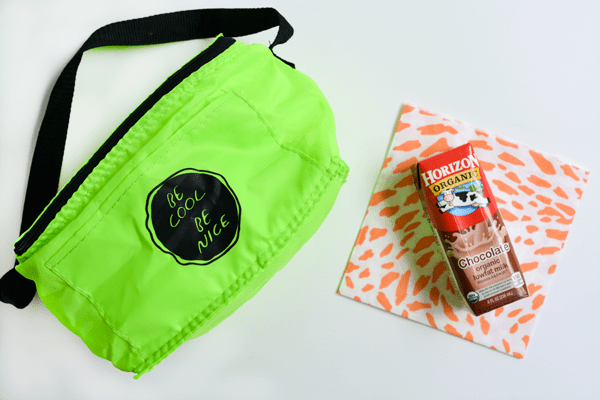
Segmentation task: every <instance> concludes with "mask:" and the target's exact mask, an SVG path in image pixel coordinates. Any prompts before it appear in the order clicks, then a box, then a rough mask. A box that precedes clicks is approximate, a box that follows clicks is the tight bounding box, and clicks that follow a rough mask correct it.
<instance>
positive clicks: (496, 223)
mask: <svg viewBox="0 0 600 400" xmlns="http://www.w3.org/2000/svg"><path fill="white" fill-rule="evenodd" d="M412 172H413V178H414V182H415V186H416V187H417V190H418V192H419V197H420V199H421V203H422V205H423V208H424V210H425V214H426V215H427V219H428V220H429V222H430V224H431V227H432V229H433V231H434V234H435V237H436V240H437V242H438V245H439V246H440V249H442V250H443V253H444V262H445V264H446V267H447V268H449V270H450V271H452V274H451V276H453V278H454V279H453V280H454V283H455V285H456V286H457V288H458V289H459V290H460V292H461V293H462V295H463V297H464V299H465V300H466V302H467V303H468V304H469V307H470V308H471V310H472V311H473V313H474V314H475V315H481V314H484V313H486V312H489V311H492V310H495V309H496V308H499V307H502V306H504V305H506V304H509V303H512V302H514V301H517V300H520V299H522V298H525V297H528V296H529V293H528V291H527V285H526V283H525V278H524V277H523V273H522V272H521V266H520V264H519V261H518V260H517V257H516V255H515V252H514V249H513V245H512V242H511V241H510V238H509V236H508V232H507V230H506V226H505V225H504V221H503V219H502V214H501V213H500V210H498V206H497V205H496V200H495V199H494V196H493V195H492V192H491V190H490V186H489V184H488V182H487V180H486V178H485V174H484V171H483V169H481V168H480V166H479V160H478V159H477V157H476V156H475V153H474V151H473V147H472V146H471V145H470V144H469V143H467V144H465V145H462V146H460V147H457V148H454V149H452V150H449V151H447V152H445V153H442V154H439V155H436V156H433V157H430V158H428V159H426V160H423V161H420V162H419V163H417V164H415V165H414V166H413V168H412Z"/></svg>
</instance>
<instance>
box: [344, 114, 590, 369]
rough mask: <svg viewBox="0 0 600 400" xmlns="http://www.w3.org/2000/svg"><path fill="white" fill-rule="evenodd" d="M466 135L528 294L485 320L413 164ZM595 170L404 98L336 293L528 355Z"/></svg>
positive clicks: (506, 350) (443, 329)
mask: <svg viewBox="0 0 600 400" xmlns="http://www.w3.org/2000/svg"><path fill="white" fill-rule="evenodd" d="M466 142H470V143H471V145H472V146H473V147H474V148H475V152H476V154H477V157H478V158H479V160H480V163H481V165H482V167H483V169H484V171H485V173H486V176H487V179H488V181H489V183H490V186H491V189H492V192H493V193H494V196H495V198H496V201H497V203H498V206H499V208H500V210H501V212H502V216H503V218H504V221H505V223H506V226H507V228H508V233H509V235H510V237H511V240H512V242H513V244H514V248H515V251H516V253H517V257H518V259H519V261H520V263H521V267H522V269H523V272H524V275H525V280H526V282H527V287H528V289H529V294H530V297H529V298H526V299H523V300H520V301H517V302H515V303H512V304H509V305H507V306H505V307H503V308H500V309H497V310H495V311H492V312H489V313H487V314H484V315H482V316H480V317H475V316H474V315H473V314H471V312H470V311H469V309H468V307H467V306H466V304H465V303H464V301H463V300H462V297H461V295H460V293H459V292H458V291H457V290H456V289H455V288H454V287H453V286H452V283H451V281H450V278H449V275H448V273H449V272H448V271H447V270H446V267H445V266H444V264H443V262H442V257H441V255H440V254H439V253H438V251H439V250H438V249H437V245H436V244H435V242H434V239H433V232H432V231H431V229H430V227H429V226H428V224H427V222H426V220H425V216H424V212H423V209H422V207H421V204H420V202H419V197H418V194H417V192H416V190H415V188H414V186H413V181H412V176H411V174H410V171H409V169H410V166H411V165H412V164H414V163H415V162H417V161H419V160H422V159H424V158H427V157H429V156H431V155H433V154H436V153H439V152H443V151H445V150H449V149H451V148H453V147H457V146H459V145H461V144H464V143H466ZM588 174H589V171H587V170H586V169H584V168H582V167H579V166H576V165H574V164H573V163H570V162H568V161H565V160H562V159H560V158H558V157H555V156H552V155H550V154H546V153H544V152H543V151H538V150H535V149H533V148H532V147H529V146H526V145H524V144H522V143H518V142H517V141H513V140H510V139H504V138H502V137H500V136H496V135H493V134H490V133H487V132H484V131H481V130H478V129H474V128H473V127H471V126H468V125H466V124H463V123H461V122H459V121H456V120H452V119H447V118H443V117H441V116H439V115H436V114H433V113H430V112H427V111H425V110H423V109H420V108H417V107H414V106H410V105H406V106H404V107H403V110H402V113H401V117H400V121H399V123H398V126H397V129H396V134H395V137H394V139H393V141H392V144H391V146H390V150H389V153H388V156H387V158H386V159H385V161H384V164H383V168H382V171H381V173H380V175H379V178H378V180H377V183H376V185H375V189H374V191H373V195H372V197H371V202H370V204H369V208H368V210H367V214H366V216H365V219H364V221H363V224H362V227H361V229H360V231H359V234H358V238H357V240H356V243H355V246H354V248H353V250H352V254H351V256H350V260H349V262H348V265H347V267H346V270H345V272H344V276H343V279H342V281H341V284H340V287H339V290H338V293H339V294H341V295H343V296H347V297H350V298H352V299H355V300H357V301H360V302H363V303H366V304H369V305H372V306H375V307H378V308H381V309H384V310H386V311H389V312H391V313H394V314H397V315H400V316H402V317H405V318H408V319H411V320H414V321H417V322H421V323H423V324H427V325H430V326H432V327H433V328H436V329H439V330H441V331H445V332H448V333H450V334H453V335H455V336H458V337H461V338H464V339H467V340H470V341H472V342H476V343H479V344H482V345H485V346H488V347H491V348H492V349H495V350H498V351H502V352H506V353H508V354H510V355H513V356H515V357H519V358H522V357H523V356H524V354H525V350H526V349H527V345H528V344H529V341H530V338H531V335H532V332H533V329H534V326H535V324H536V322H537V320H538V318H539V314H540V312H541V310H542V309H543V305H544V300H545V298H546V296H547V295H548V289H549V286H550V284H551V282H552V279H553V276H554V275H553V274H554V272H555V270H556V268H557V266H558V263H559V261H560V256H561V254H562V251H561V250H562V249H563V248H564V246H565V241H566V239H567V234H568V232H569V228H570V226H571V223H572V222H573V218H574V216H575V213H576V210H577V206H578V205H579V202H580V200H581V196H582V194H583V190H584V188H585V185H586V183H587V178H588Z"/></svg>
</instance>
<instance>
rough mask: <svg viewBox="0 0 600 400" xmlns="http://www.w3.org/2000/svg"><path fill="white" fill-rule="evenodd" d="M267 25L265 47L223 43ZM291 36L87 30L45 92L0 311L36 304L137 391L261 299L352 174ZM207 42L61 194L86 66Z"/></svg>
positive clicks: (220, 21)
mask: <svg viewBox="0 0 600 400" xmlns="http://www.w3.org/2000/svg"><path fill="white" fill-rule="evenodd" d="M276 26H278V27H279V30H278V33H277V37H276V39H275V41H274V42H273V43H272V44H271V45H270V47H269V48H267V47H265V46H262V45H247V44H244V43H241V42H238V41H236V40H234V39H232V38H231V37H233V36H242V35H247V34H251V33H255V32H258V31H261V30H265V29H269V28H272V27H276ZM221 33H222V34H223V35H220V34H221ZM292 33H293V29H292V27H291V26H290V25H289V24H288V23H287V21H286V20H285V19H284V18H283V17H282V16H281V15H280V14H279V13H278V12H277V11H275V10H274V9H271V8H264V9H231V10H228V9H209V10H192V11H183V12H177V13H171V14H163V15H158V16H153V17H147V18H141V19H137V20H130V21H124V22H119V23H114V24H110V25H107V26H105V27H103V28H101V29H99V30H98V31H96V32H95V33H94V34H93V35H92V36H91V37H90V38H89V39H88V40H87V41H86V42H85V43H84V45H83V46H82V48H81V49H80V50H79V51H78V52H77V53H76V55H75V56H74V58H73V59H72V60H71V61H70V62H69V63H68V64H67V66H66V67H65V69H64V70H63V72H62V73H61V75H60V77H59V78H58V80H57V82H56V85H55V87H54V89H53V91H52V93H51V96H50V100H49V104H48V107H47V109H46V114H45V116H44V120H43V122H42V125H41V128H40V132H39V135H38V139H37V144H36V148H35V152H34V156H33V161H32V166H31V172H30V178H29V184H28V189H27V193H26V200H25V206H24V210H25V211H24V215H23V222H22V232H23V233H22V235H21V237H20V238H19V240H18V241H17V242H16V244H15V252H16V254H17V260H18V264H17V265H16V268H14V269H12V270H10V271H9V272H8V273H7V274H6V275H5V276H4V277H3V278H2V280H1V281H0V299H1V300H2V301H4V302H7V303H11V304H13V305H15V306H17V307H19V308H23V307H25V306H26V305H27V304H29V302H30V301H31V299H32V297H33V296H34V295H35V291H36V289H37V292H38V294H39V297H40V299H41V300H42V301H43V302H44V304H45V305H46V306H47V307H48V309H49V310H50V311H51V312H52V313H54V314H55V315H56V317H57V318H58V319H59V320H60V321H61V322H62V323H63V324H64V325H65V326H66V327H67V328H69V329H70V330H71V331H73V332H74V333H75V334H77V335H78V336H80V337H81V339H82V340H83V341H84V342H85V344H86V345H87V346H88V347H89V348H90V350H91V351H92V352H93V353H94V354H96V355H98V356H100V357H103V358H106V359H108V360H110V361H111V362H112V363H113V364H114V365H115V366H116V367H117V368H119V369H121V370H123V371H131V372H134V373H137V374H138V375H137V376H139V375H141V374H143V373H145V372H148V371H150V370H151V369H152V368H153V367H154V366H155V365H156V364H158V363H159V362H160V361H161V360H162V359H164V358H165V357H166V356H167V355H169V354H170V353H171V352H172V351H174V350H175V349H176V348H177V347H178V346H179V345H181V344H182V343H183V342H185V341H186V340H189V339H192V338H195V337H198V336H200V335H202V334H204V333H206V332H208V331H209V330H210V329H211V328H213V327H214V326H216V325H217V324H218V323H219V322H221V321H222V320H223V319H225V318H226V317H227V316H229V315H230V314H231V313H233V312H234V311H235V310H236V309H237V308H238V307H240V306H241V305H242V304H243V303H244V302H245V301H246V300H248V299H249V298H251V297H252V296H253V295H254V294H256V293H257V292H258V290H260V288H261V287H262V286H263V285H264V284H265V283H266V282H267V281H268V280H269V279H270V278H271V277H272V276H273V275H274V274H275V273H276V272H277V271H278V270H279V269H281V268H282V267H283V266H284V265H285V264H286V263H287V262H288V261H289V260H290V259H291V258H292V256H293V255H294V254H295V253H296V252H297V251H298V250H299V249H300V248H301V246H302V245H303V244H304V243H305V242H306V241H307V240H308V239H309V238H310V237H311V236H312V235H313V234H314V233H315V231H316V230H317V229H318V227H319V226H320V224H321V223H322V222H323V220H324V219H325V217H326V215H327V214H328V212H329V211H330V209H331V207H332V206H333V204H334V201H335V199H336V196H337V194H338V192H339V190H340V187H341V185H342V184H343V182H344V181H345V179H346V176H347V174H348V167H347V165H346V164H345V163H344V162H343V161H342V159H341V158H340V157H339V152H338V147H337V144H336V139H335V128H334V120H333V115H332V112H331V109H330V107H329V105H328V103H327V101H326V100H325V98H324V97H323V94H322V93H321V92H320V90H319V88H318V87H317V85H315V83H314V82H313V81H312V80H311V79H310V78H308V77H306V76H305V75H303V74H302V73H300V72H298V71H297V70H295V69H294V66H293V64H291V63H288V62H286V61H284V60H281V59H279V58H278V57H277V56H275V55H274V54H273V52H272V49H273V47H274V46H276V45H278V44H281V43H284V42H285V41H287V40H288V39H289V38H290V37H291V35H292ZM209 37H217V38H216V39H215V40H214V41H213V42H212V44H211V45H210V46H209V47H208V48H206V49H205V50H203V51H202V52H201V53H200V54H199V55H197V56H196V57H195V58H193V59H192V60H191V61H189V62H188V63H187V64H186V65H184V66H183V67H182V68H181V69H180V70H178V71H177V72H175V73H174V74H173V75H171V76H170V77H169V78H168V79H167V80H166V81H165V82H164V83H163V84H162V85H161V86H160V87H159V88H158V89H157V90H156V91H155V92H154V93H152V94H151V95H150V96H149V97H148V98H147V99H146V100H145V101H144V102H143V103H142V104H141V105H140V106H139V107H138V108H137V109H136V110H134V111H133V112H132V113H131V114H130V115H129V117H128V118H126V119H125V121H124V122H123V123H122V124H121V125H120V126H119V127H118V128H117V129H116V130H115V131H114V132H113V133H112V135H110V137H109V138H108V139H107V140H106V142H104V144H103V145H102V146H101V147H100V148H99V149H98V150H97V151H96V152H95V153H94V154H93V155H92V157H91V158H90V159H89V160H88V161H87V163H86V164H85V165H84V166H83V167H81V169H80V170H79V171H78V172H77V173H76V174H75V175H74V176H73V177H72V178H71V180H70V181H69V182H68V183H67V184H66V185H65V186H64V187H63V188H62V189H61V190H60V191H59V192H58V194H56V188H57V187H58V179H59V176H60V167H61V163H62V157H63V153H64V144H65V140H66V132H67V126H68V122H69V114H70V107H71V100H72V97H73V91H74V85H75V75H76V72H77V67H78V65H79V62H80V61H81V57H82V54H83V52H84V51H86V50H89V49H92V48H97V47H102V46H134V45H149V44H158V43H167V42H174V41H180V40H189V39H196V38H209ZM55 194H56V195H55ZM25 278H27V279H25Z"/></svg>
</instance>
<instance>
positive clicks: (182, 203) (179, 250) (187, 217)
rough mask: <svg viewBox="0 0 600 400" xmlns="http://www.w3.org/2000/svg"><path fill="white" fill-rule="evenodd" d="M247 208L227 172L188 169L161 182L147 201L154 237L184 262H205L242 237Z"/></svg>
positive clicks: (158, 244)
mask: <svg viewBox="0 0 600 400" xmlns="http://www.w3.org/2000/svg"><path fill="white" fill-rule="evenodd" d="M241 212H242V209H241V207H240V203H239V201H238V198H237V196H236V195H235V193H234V192H233V190H232V189H231V187H230V186H229V184H228V183H227V181H226V180H225V178H224V177H223V176H222V175H219V174H217V173H214V172H210V171H200V170H197V169H192V168H188V169H184V170H181V171H179V172H176V173H175V174H173V175H171V176H170V177H168V178H167V179H166V180H165V181H164V182H162V183H161V184H160V185H158V186H156V187H155V188H154V189H153V190H152V191H151V192H150V194H149V195H148V200H147V201H146V227H147V228H148V231H149V232H150V236H151V237H152V241H153V242H154V244H155V245H156V246H157V247H158V248H160V249H161V250H162V251H164V252H165V253H168V254H171V255H172V256H173V257H175V260H176V261H177V262H178V263H180V264H183V265H188V264H198V265H205V264H210V263H211V262H213V261H215V260H217V259H218V258H220V257H222V256H223V255H224V254H225V253H227V252H228V251H229V250H230V249H231V248H232V247H233V246H234V245H235V243H236V242H237V240H238V236H239V232H240V216H241Z"/></svg>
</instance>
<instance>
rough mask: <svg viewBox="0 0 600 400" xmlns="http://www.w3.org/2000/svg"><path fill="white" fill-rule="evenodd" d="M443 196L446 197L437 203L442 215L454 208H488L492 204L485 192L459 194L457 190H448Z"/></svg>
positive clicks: (443, 192)
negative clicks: (484, 194)
mask: <svg viewBox="0 0 600 400" xmlns="http://www.w3.org/2000/svg"><path fill="white" fill-rule="evenodd" d="M441 194H442V195H443V196H444V197H443V199H442V200H440V201H439V202H438V203H437V206H438V208H439V209H440V212H441V213H445V212H446V211H448V210H451V209H452V208H454V207H466V206H473V207H487V206H488V205H489V204H490V199H489V198H488V197H484V196H483V190H477V191H469V192H457V191H456V190H455V189H446V190H442V192H441Z"/></svg>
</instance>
